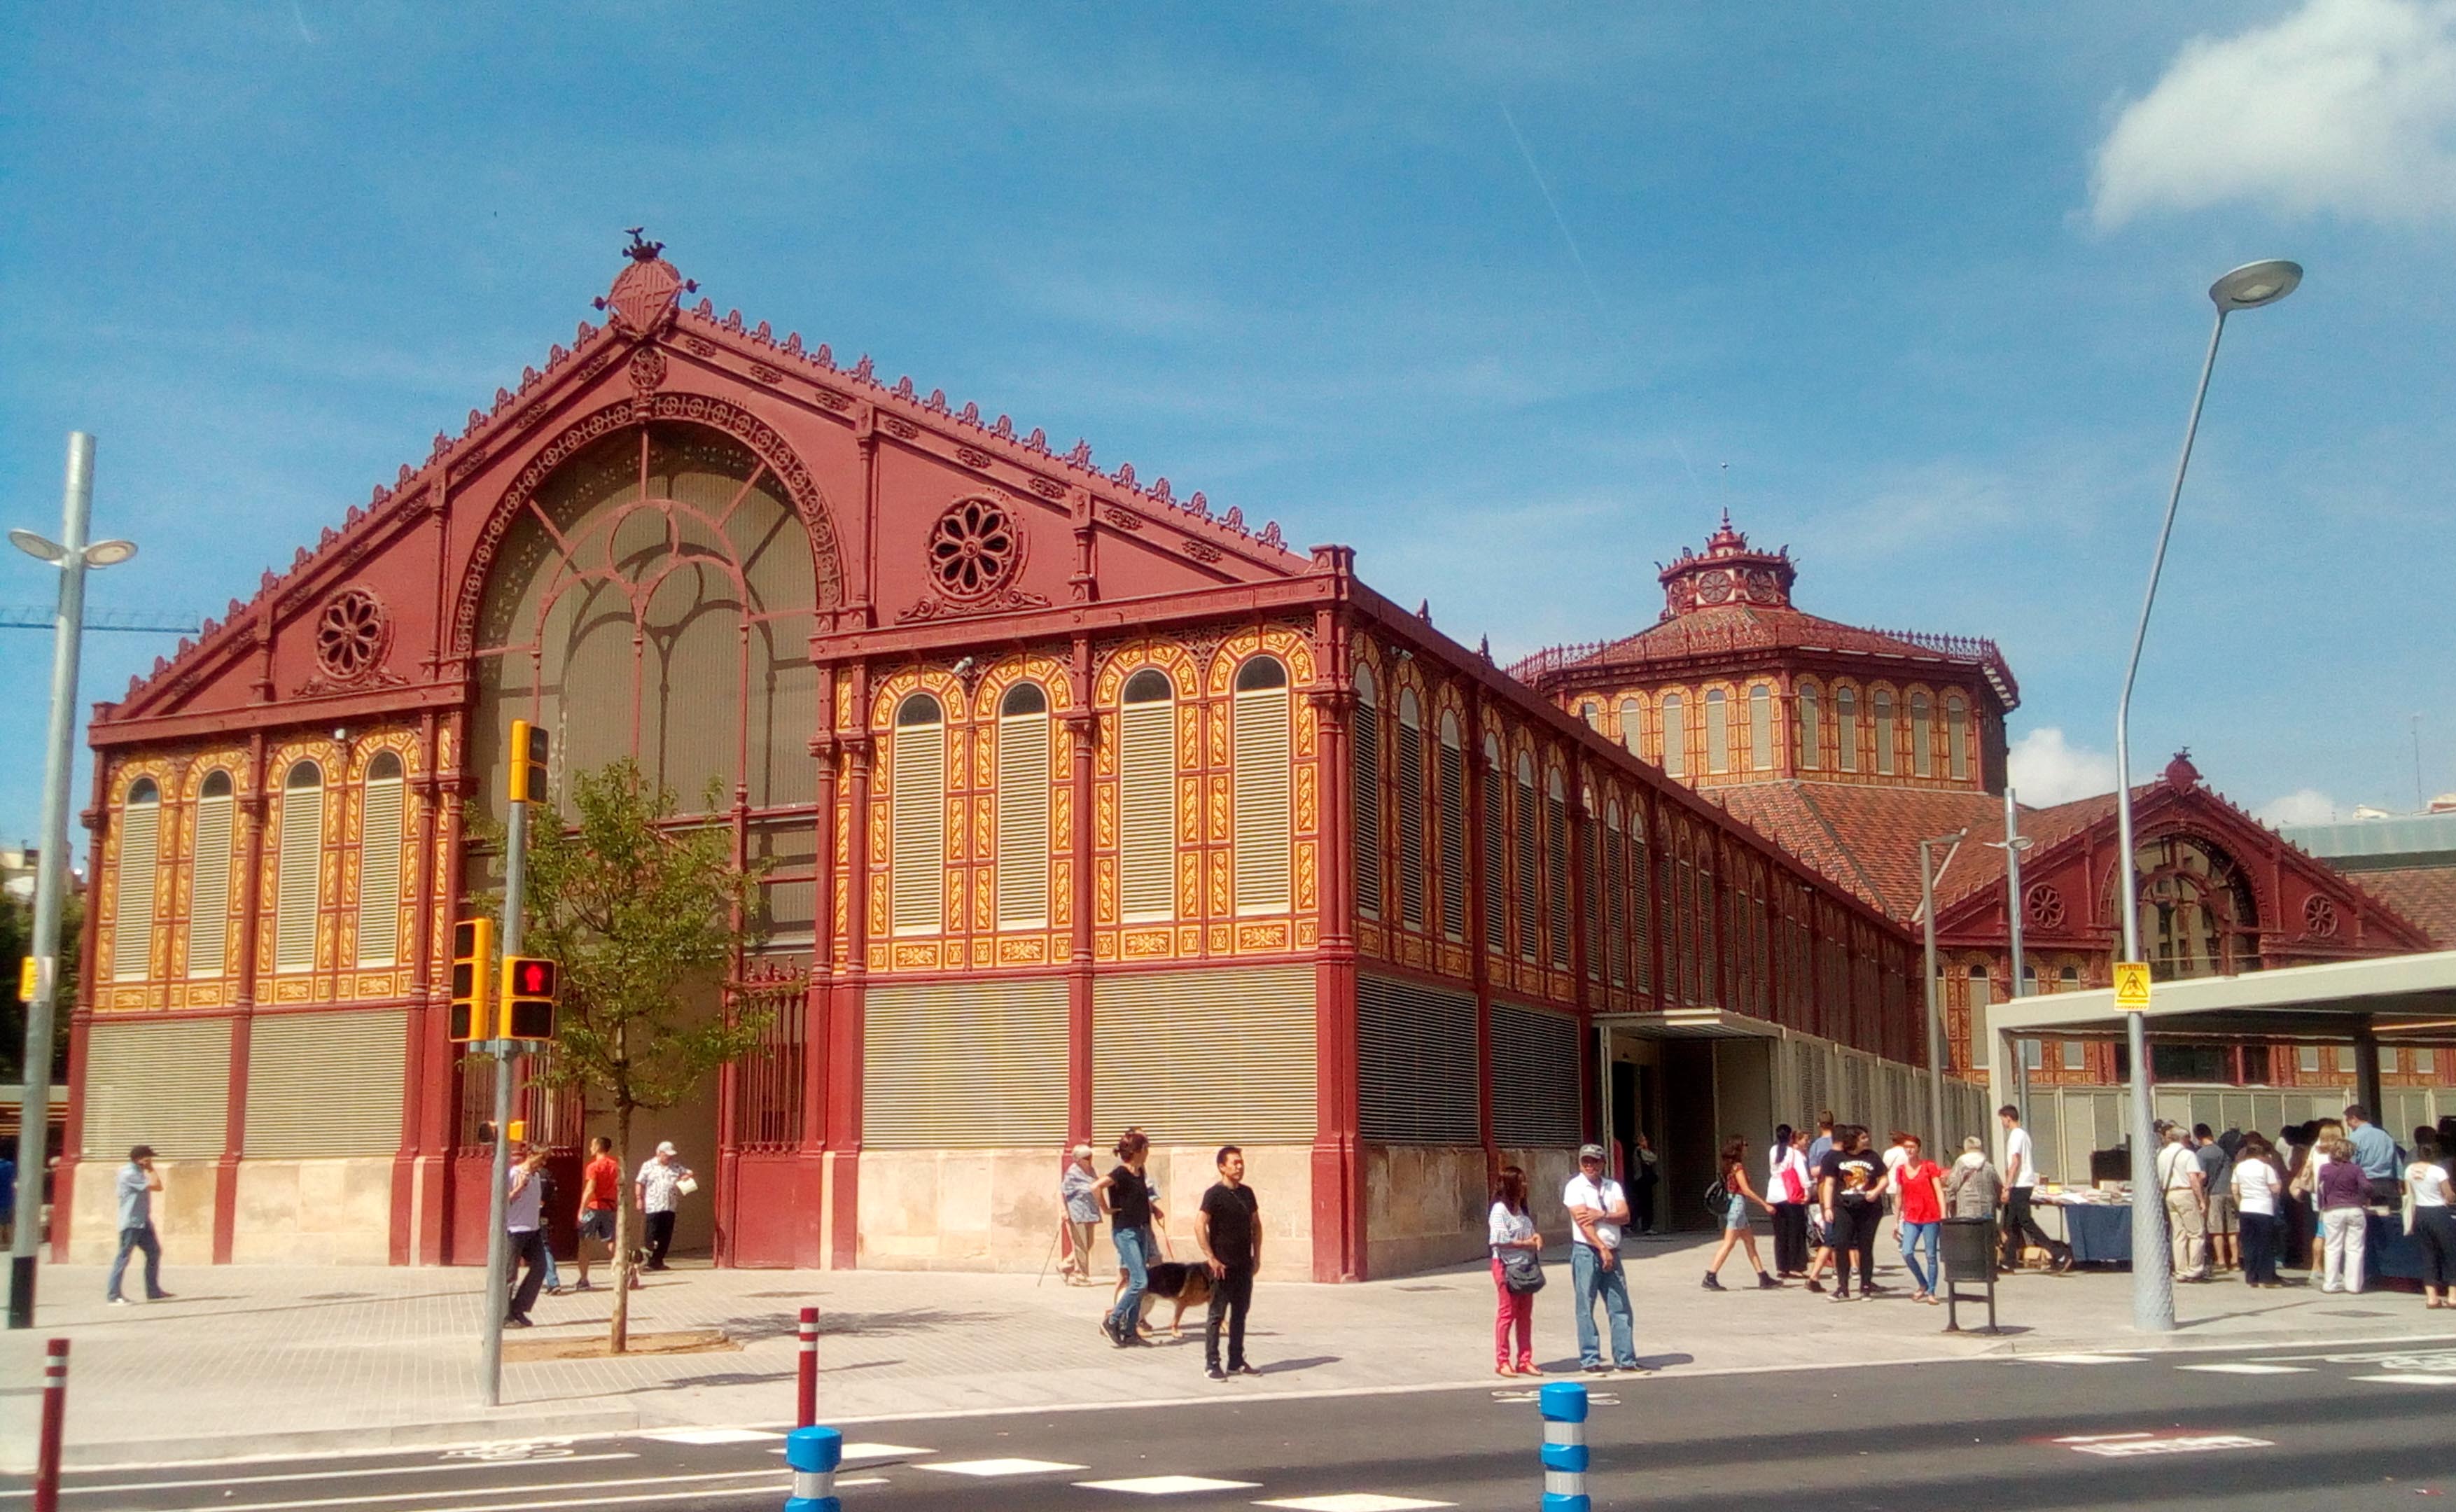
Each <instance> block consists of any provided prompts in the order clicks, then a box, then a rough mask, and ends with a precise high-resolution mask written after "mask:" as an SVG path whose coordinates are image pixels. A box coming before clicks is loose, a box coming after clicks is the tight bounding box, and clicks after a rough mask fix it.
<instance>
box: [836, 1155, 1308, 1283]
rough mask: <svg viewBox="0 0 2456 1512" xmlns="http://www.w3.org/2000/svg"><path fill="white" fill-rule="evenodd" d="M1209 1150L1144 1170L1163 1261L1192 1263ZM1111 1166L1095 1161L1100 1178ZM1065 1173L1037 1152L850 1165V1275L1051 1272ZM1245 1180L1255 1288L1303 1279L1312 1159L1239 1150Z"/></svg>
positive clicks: (1105, 1264) (1098, 1267)
mask: <svg viewBox="0 0 2456 1512" xmlns="http://www.w3.org/2000/svg"><path fill="white" fill-rule="evenodd" d="M1217 1151H1218V1147H1217V1146H1214V1145H1203V1146H1200V1147H1198V1148H1197V1147H1195V1146H1191V1145H1169V1146H1155V1147H1153V1150H1152V1154H1151V1162H1150V1165H1149V1167H1148V1170H1149V1174H1150V1176H1151V1179H1152V1180H1153V1181H1154V1182H1156V1184H1157V1186H1158V1188H1159V1193H1160V1211H1161V1223H1160V1227H1161V1229H1162V1230H1163V1243H1162V1252H1161V1253H1162V1257H1164V1258H1165V1257H1175V1258H1177V1259H1179V1260H1193V1259H1195V1258H1197V1257H1199V1255H1200V1254H1201V1251H1200V1249H1199V1248H1198V1247H1197V1245H1196V1243H1195V1237H1194V1215H1195V1210H1196V1208H1197V1205H1198V1204H1199V1203H1200V1202H1201V1200H1202V1194H1203V1192H1204V1191H1205V1190H1206V1189H1208V1188H1209V1187H1210V1185H1211V1184H1212V1182H1214V1181H1215V1180H1217V1179H1218V1175H1217V1174H1216V1173H1215V1171H1214V1169H1213V1157H1214V1156H1215V1154H1217ZM1094 1165H1095V1168H1096V1169H1097V1170H1098V1171H1099V1172H1100V1173H1101V1174H1102V1175H1106V1174H1107V1173H1108V1171H1109V1168H1110V1167H1111V1166H1113V1165H1115V1159H1114V1158H1113V1157H1110V1156H1107V1155H1106V1154H1103V1155H1102V1156H1101V1157H1100V1158H1099V1159H1097V1160H1095V1161H1094ZM1063 1174H1064V1163H1063V1161H1062V1158H1061V1156H1060V1155H1059V1154H1058V1153H1056V1152H1054V1151H1048V1150H946V1151H928V1150H865V1151H863V1152H862V1155H861V1197H860V1206H861V1261H860V1263H861V1265H862V1266H863V1267H864V1268H865V1269H871V1270H886V1271H1008V1272H1016V1273H1029V1272H1037V1271H1038V1270H1039V1269H1040V1268H1041V1267H1042V1265H1043V1264H1044V1263H1045V1264H1047V1265H1048V1266H1049V1268H1050V1269H1051V1270H1052V1271H1054V1270H1055V1269H1056V1268H1057V1266H1058V1263H1059V1261H1058V1260H1056V1259H1053V1258H1051V1256H1050V1241H1051V1240H1052V1239H1053V1238H1054V1237H1055V1236H1056V1234H1057V1225H1058V1222H1059V1219H1060V1216H1061V1215H1062V1213H1063V1211H1064V1209H1063V1205H1062V1204H1061V1203H1060V1202H1059V1201H1058V1198H1057V1182H1058V1178H1059V1177H1060V1176H1061V1175H1063ZM1245 1179H1246V1181H1247V1182H1248V1183H1249V1184H1250V1185H1252V1187H1253V1188H1254V1191H1255V1194H1256V1195H1257V1197H1258V1198H1259V1202H1260V1212H1261V1217H1262V1276H1263V1277H1264V1278H1265V1279H1268V1280H1288V1281H1301V1280H1309V1279H1311V1278H1312V1276H1313V1188H1312V1152H1311V1151H1310V1149H1309V1148H1307V1147H1304V1146H1298V1145H1248V1146H1246V1147H1245ZM1092 1263H1093V1271H1094V1274H1095V1275H1100V1276H1105V1275H1110V1274H1113V1273H1114V1272H1115V1268H1116V1252H1115V1250H1114V1249H1112V1248H1111V1247H1110V1244H1109V1234H1108V1225H1107V1224H1105V1223H1103V1224H1102V1225H1101V1226H1100V1227H1099V1229H1098V1230H1097V1232H1096V1235H1095V1238H1094V1240H1093V1249H1092Z"/></svg>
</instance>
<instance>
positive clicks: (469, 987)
mask: <svg viewBox="0 0 2456 1512" xmlns="http://www.w3.org/2000/svg"><path fill="white" fill-rule="evenodd" d="M494 955H495V921H494V920H492V919H462V920H461V921H459V922H458V923H456V924H454V925H453V926H452V1038H453V1039H454V1040H455V1041H456V1042H458V1043H461V1044H464V1045H465V1044H467V1043H469V1042H470V1041H472V1040H481V1039H484V1038H485V1037H486V1036H487V1032H488V1020H487V1017H486V1003H487V996H488V994H487V991H486V985H487V981H488V975H487V969H488V963H490V962H491V961H492V960H493V959H494Z"/></svg>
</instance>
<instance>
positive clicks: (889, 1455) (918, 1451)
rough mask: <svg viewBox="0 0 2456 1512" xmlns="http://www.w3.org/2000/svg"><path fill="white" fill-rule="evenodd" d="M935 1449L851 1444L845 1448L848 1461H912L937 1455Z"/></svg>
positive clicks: (894, 1444) (895, 1445)
mask: <svg viewBox="0 0 2456 1512" xmlns="http://www.w3.org/2000/svg"><path fill="white" fill-rule="evenodd" d="M937 1452H938V1451H937V1450H935V1449H923V1448H920V1447H918V1446H916V1445H913V1444H909V1443H871V1442H869V1441H868V1440H864V1441H862V1442H860V1443H849V1444H846V1445H845V1446H844V1457H845V1458H846V1459H848V1460H910V1459H911V1458H912V1457H913V1456H915V1455H923V1454H936V1453H937Z"/></svg>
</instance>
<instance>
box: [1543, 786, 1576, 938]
mask: <svg viewBox="0 0 2456 1512" xmlns="http://www.w3.org/2000/svg"><path fill="white" fill-rule="evenodd" d="M1555 781H1556V782H1557V779H1556V780H1555ZM1544 863H1545V865H1544V882H1545V893H1546V894H1547V895H1546V897H1545V913H1546V915H1547V918H1546V920H1545V922H1546V923H1548V924H1549V925H1551V927H1552V935H1551V949H1552V964H1553V965H1554V966H1557V967H1563V968H1566V967H1567V966H1568V964H1569V930H1570V928H1571V924H1570V920H1569V809H1568V806H1567V805H1566V804H1564V803H1562V802H1561V797H1560V795H1559V794H1558V793H1554V794H1553V795H1551V796H1550V797H1547V798H1545V800H1544Z"/></svg>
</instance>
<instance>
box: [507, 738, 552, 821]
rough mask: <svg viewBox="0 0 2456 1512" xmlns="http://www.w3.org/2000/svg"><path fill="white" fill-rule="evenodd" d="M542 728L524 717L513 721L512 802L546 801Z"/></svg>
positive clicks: (544, 753)
mask: <svg viewBox="0 0 2456 1512" xmlns="http://www.w3.org/2000/svg"><path fill="white" fill-rule="evenodd" d="M545 758H546V738H545V731H544V730H542V729H540V728H539V727H538V726H536V725H532V724H530V723H529V722H528V721H527V720H524V719H516V720H514V721H512V791H511V799H512V802H514V803H516V804H525V803H533V802H534V803H543V802H544V801H545Z"/></svg>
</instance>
